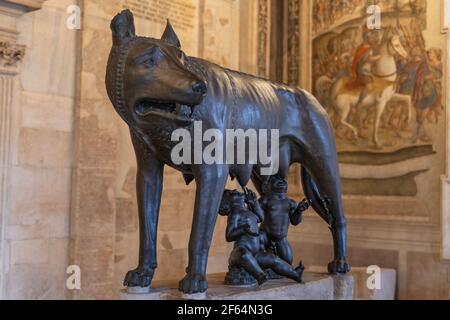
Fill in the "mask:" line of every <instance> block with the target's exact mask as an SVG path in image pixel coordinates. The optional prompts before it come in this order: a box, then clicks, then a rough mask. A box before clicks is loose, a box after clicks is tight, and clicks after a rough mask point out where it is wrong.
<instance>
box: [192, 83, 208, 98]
mask: <svg viewBox="0 0 450 320" xmlns="http://www.w3.org/2000/svg"><path fill="white" fill-rule="evenodd" d="M192 91H193V92H195V93H198V94H201V95H205V94H206V92H207V88H206V84H205V83H204V82H202V81H197V82H195V83H194V84H193V85H192Z"/></svg>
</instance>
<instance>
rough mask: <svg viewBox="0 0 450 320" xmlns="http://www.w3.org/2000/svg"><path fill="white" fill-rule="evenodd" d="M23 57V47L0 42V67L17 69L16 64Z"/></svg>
mask: <svg viewBox="0 0 450 320" xmlns="http://www.w3.org/2000/svg"><path fill="white" fill-rule="evenodd" d="M24 55H25V47H24V46H21V45H17V44H12V43H9V42H2V41H0V66H2V67H17V63H18V62H21V61H22V60H23V57H24Z"/></svg>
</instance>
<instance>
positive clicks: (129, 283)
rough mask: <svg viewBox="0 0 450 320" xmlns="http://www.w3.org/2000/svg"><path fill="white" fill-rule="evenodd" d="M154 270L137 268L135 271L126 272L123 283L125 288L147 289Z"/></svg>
mask: <svg viewBox="0 0 450 320" xmlns="http://www.w3.org/2000/svg"><path fill="white" fill-rule="evenodd" d="M154 273H155V269H152V268H149V267H138V268H137V269H135V270H131V271H128V273H127V275H126V276H125V280H124V281H123V285H124V286H125V287H129V288H132V287H141V288H145V287H149V286H150V284H151V283H152V280H153V274H154Z"/></svg>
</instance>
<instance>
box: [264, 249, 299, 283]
mask: <svg viewBox="0 0 450 320" xmlns="http://www.w3.org/2000/svg"><path fill="white" fill-rule="evenodd" d="M257 259H258V263H259V265H260V266H261V267H262V268H264V269H272V270H273V271H275V273H277V274H279V275H280V276H285V277H288V278H291V279H292V280H295V281H297V282H302V275H303V269H302V268H297V269H294V268H292V266H291V265H290V264H289V263H287V262H286V261H284V260H281V259H280V258H278V257H277V256H276V255H274V254H273V253H261V254H259V255H258V257H257Z"/></svg>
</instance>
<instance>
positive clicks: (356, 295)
mask: <svg viewBox="0 0 450 320" xmlns="http://www.w3.org/2000/svg"><path fill="white" fill-rule="evenodd" d="M363 271H365V269H364V268H355V269H354V271H352V272H351V273H350V274H349V275H338V276H330V275H328V274H326V273H318V272H317V273H313V272H309V273H308V272H307V273H305V275H304V279H303V281H304V283H302V284H300V283H295V282H293V281H292V280H289V279H282V280H270V281H268V282H267V283H265V284H264V285H262V286H258V285H254V286H242V287H237V286H236V287H235V286H226V285H224V284H223V283H224V278H225V274H214V275H209V276H208V282H209V289H208V291H207V292H206V293H203V294H194V295H185V294H182V293H181V292H179V291H178V281H175V280H174V281H156V282H154V284H153V285H152V288H151V289H149V288H139V289H128V290H122V292H121V294H120V299H121V300H393V299H394V297H395V287H396V280H395V279H396V273H395V270H388V269H382V272H381V277H382V284H383V286H382V289H381V290H369V289H368V288H367V286H366V282H367V277H368V276H369V275H368V274H366V273H365V272H363Z"/></svg>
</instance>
